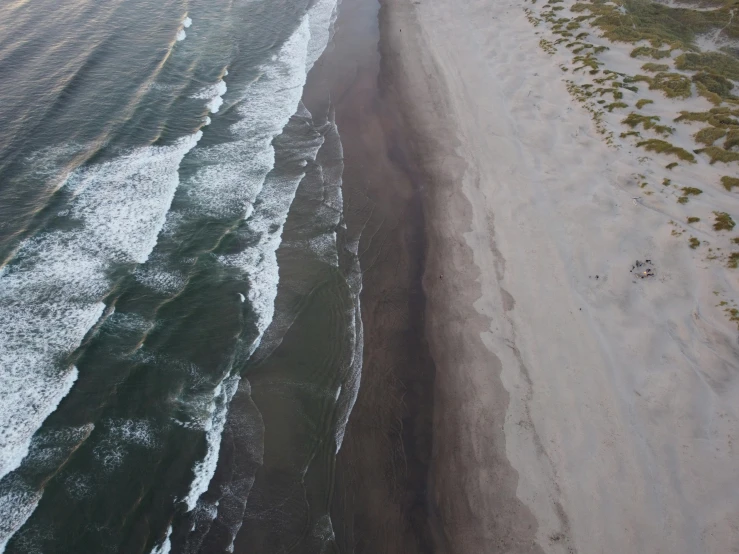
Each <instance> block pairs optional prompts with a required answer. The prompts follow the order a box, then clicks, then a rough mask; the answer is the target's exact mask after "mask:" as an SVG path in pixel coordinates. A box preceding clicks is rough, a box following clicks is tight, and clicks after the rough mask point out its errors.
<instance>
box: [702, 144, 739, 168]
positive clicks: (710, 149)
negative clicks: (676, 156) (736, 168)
mask: <svg viewBox="0 0 739 554" xmlns="http://www.w3.org/2000/svg"><path fill="white" fill-rule="evenodd" d="M695 153H696V154H707V155H708V157H709V158H711V161H710V163H711V165H713V164H715V163H716V162H721V163H725V164H728V163H731V162H738V161H739V152H729V151H728V150H724V149H723V148H720V147H718V146H706V147H705V148H701V149H700V150H695Z"/></svg>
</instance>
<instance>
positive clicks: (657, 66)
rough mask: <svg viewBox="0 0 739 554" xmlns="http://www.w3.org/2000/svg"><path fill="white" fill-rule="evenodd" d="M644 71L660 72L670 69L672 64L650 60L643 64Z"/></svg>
mask: <svg viewBox="0 0 739 554" xmlns="http://www.w3.org/2000/svg"><path fill="white" fill-rule="evenodd" d="M641 68H642V70H643V71H649V72H651V73H659V72H661V71H668V70H669V69H670V66H669V65H667V64H664V63H653V62H648V63H645V64H644V65H643V66H641Z"/></svg>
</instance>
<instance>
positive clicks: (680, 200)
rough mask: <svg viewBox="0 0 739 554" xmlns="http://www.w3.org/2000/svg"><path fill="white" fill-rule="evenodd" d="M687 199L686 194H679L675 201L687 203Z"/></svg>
mask: <svg viewBox="0 0 739 554" xmlns="http://www.w3.org/2000/svg"><path fill="white" fill-rule="evenodd" d="M688 200H689V198H688V197H687V196H681V197H680V198H678V199H677V203H678V204H687V203H688Z"/></svg>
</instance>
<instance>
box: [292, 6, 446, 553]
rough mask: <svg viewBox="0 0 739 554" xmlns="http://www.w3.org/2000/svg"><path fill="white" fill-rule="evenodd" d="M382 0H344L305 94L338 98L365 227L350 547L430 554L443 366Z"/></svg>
mask: <svg viewBox="0 0 739 554" xmlns="http://www.w3.org/2000/svg"><path fill="white" fill-rule="evenodd" d="M378 10H379V4H378V3H376V2H375V1H374V0H344V1H343V2H342V4H341V6H340V10H339V18H338V21H337V24H336V35H335V37H334V41H333V45H332V46H331V47H330V48H329V50H328V51H327V52H326V54H325V55H324V56H323V57H322V58H321V60H320V61H319V62H318V64H317V65H316V67H315V68H314V70H313V71H312V72H311V74H310V76H309V80H308V83H307V86H306V92H305V95H304V101H305V102H306V105H307V106H308V108H309V109H311V110H312V111H313V110H320V109H325V107H324V105H323V99H325V98H331V107H332V108H333V109H334V110H335V117H336V123H337V125H338V128H339V133H340V135H341V141H342V145H343V149H344V163H345V168H344V175H343V192H344V203H345V210H344V211H345V218H346V223H347V227H348V228H349V232H350V234H351V233H353V232H354V233H357V232H361V240H360V244H359V252H360V260H361V265H362V270H363V292H362V296H361V308H362V319H363V323H364V337H365V345H364V365H363V370H362V379H361V386H360V390H359V395H358V398H357V403H356V405H355V407H354V410H353V412H352V414H351V417H350V419H349V424H348V427H347V430H346V433H345V438H344V443H343V446H342V449H341V451H340V452H339V456H338V460H337V469H336V486H335V494H334V505H333V509H332V520H333V523H334V531H335V533H336V538H337V544H338V546H339V548H340V549H341V551H342V552H355V553H357V554H359V553H362V552H367V553H370V552H372V553H374V552H383V553H388V554H391V553H398V554H400V553H403V554H413V553H427V552H432V551H434V549H433V546H432V540H431V534H430V531H429V517H428V515H429V512H428V502H427V478H428V471H429V462H430V456H431V440H432V435H431V433H432V414H433V407H434V403H433V394H434V391H433V383H434V365H433V362H432V361H431V358H430V355H429V350H428V347H427V345H426V340H425V335H424V330H425V321H424V313H425V296H424V292H423V288H422V276H423V272H424V259H425V253H426V241H425V234H424V231H425V222H424V215H423V210H422V204H421V191H422V188H423V186H424V178H423V175H422V173H421V171H420V169H419V167H418V165H417V163H416V158H415V153H414V152H413V151H412V149H411V148H410V147H411V141H410V136H409V135H408V134H407V132H406V128H405V125H404V120H403V118H402V116H401V111H400V105H399V103H398V101H397V100H398V97H397V95H396V91H395V90H394V88H393V83H392V82H390V80H389V74H390V71H391V68H390V67H387V66H386V65H385V63H384V59H383V58H381V56H380V51H379V48H378V47H379V39H380V27H379V23H380V20H379V19H378Z"/></svg>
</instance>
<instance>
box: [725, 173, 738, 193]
mask: <svg viewBox="0 0 739 554" xmlns="http://www.w3.org/2000/svg"><path fill="white" fill-rule="evenodd" d="M721 184H722V185H724V188H725V189H726V190H728V191H729V192H731V189H733V188H734V187H739V179H737V178H736V177H729V176H726V175H725V176H723V177H721Z"/></svg>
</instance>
